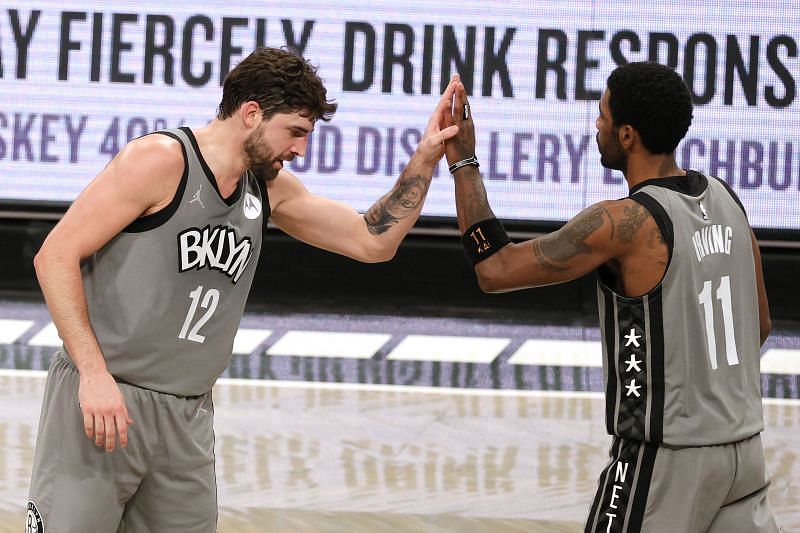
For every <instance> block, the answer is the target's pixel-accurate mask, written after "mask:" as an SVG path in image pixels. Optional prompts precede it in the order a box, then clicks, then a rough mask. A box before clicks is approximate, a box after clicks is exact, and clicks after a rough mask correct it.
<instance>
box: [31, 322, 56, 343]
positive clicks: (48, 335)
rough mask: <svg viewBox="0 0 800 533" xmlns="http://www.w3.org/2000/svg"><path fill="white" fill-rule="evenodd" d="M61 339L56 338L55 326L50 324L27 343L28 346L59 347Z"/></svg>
mask: <svg viewBox="0 0 800 533" xmlns="http://www.w3.org/2000/svg"><path fill="white" fill-rule="evenodd" d="M61 344H62V342H61V338H60V337H59V336H58V330H57V329H56V325H55V324H53V323H52V322H50V323H49V324H47V325H46V326H45V327H44V328H42V330H41V331H40V332H39V333H37V334H36V335H34V336H33V338H32V339H31V340H29V341H28V345H29V346H55V347H58V346H61Z"/></svg>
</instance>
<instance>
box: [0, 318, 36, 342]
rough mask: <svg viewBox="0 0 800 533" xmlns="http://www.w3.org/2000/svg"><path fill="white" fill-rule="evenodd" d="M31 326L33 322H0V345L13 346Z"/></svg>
mask: <svg viewBox="0 0 800 533" xmlns="http://www.w3.org/2000/svg"><path fill="white" fill-rule="evenodd" d="M32 325H33V320H5V319H3V320H0V344H14V343H15V342H16V341H17V339H19V338H20V337H22V334H23V333H25V332H26V331H28V330H29V329H31V326H32Z"/></svg>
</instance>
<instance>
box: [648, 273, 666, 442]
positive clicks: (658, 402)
mask: <svg viewBox="0 0 800 533" xmlns="http://www.w3.org/2000/svg"><path fill="white" fill-rule="evenodd" d="M661 289H662V286H661V285H659V286H658V289H657V290H655V291H653V292H652V293H651V294H650V295H648V297H647V313H648V315H649V318H650V324H649V328H650V330H649V332H650V353H649V355H650V381H649V383H648V384H647V385H648V386H649V387H650V412H649V415H650V427H649V428H648V429H649V430H650V438H649V439H648V441H649V442H653V443H656V444H660V443H661V442H663V441H664V402H665V399H664V396H665V388H666V385H665V383H664V306H663V304H662V302H663V300H662V296H663V292H662V290H661Z"/></svg>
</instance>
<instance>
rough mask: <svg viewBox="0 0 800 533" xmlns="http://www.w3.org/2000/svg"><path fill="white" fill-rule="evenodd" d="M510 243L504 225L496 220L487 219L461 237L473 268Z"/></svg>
mask: <svg viewBox="0 0 800 533" xmlns="http://www.w3.org/2000/svg"><path fill="white" fill-rule="evenodd" d="M510 242H511V239H509V238H508V234H506V230H505V228H504V227H503V224H501V223H500V221H499V220H497V219H496V218H487V219H486V220H481V221H480V222H478V223H476V224H473V225H472V226H470V227H469V228H467V231H465V232H464V235H462V236H461V244H462V245H463V246H464V252H465V253H466V254H467V259H469V261H470V263H472V265H473V266H475V265H477V264H478V263H480V262H481V261H483V260H484V259H486V258H488V257H491V256H492V255H494V254H495V253H497V252H499V251H500V248H502V247H503V246H505V245H506V244H509V243H510Z"/></svg>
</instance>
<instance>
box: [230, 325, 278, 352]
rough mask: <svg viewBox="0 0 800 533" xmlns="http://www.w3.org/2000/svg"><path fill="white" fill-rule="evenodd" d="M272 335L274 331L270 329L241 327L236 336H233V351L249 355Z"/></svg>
mask: <svg viewBox="0 0 800 533" xmlns="http://www.w3.org/2000/svg"><path fill="white" fill-rule="evenodd" d="M270 335H272V331H270V330H268V329H244V328H240V329H239V331H237V332H236V337H234V338H233V353H234V354H242V355H249V354H251V353H253V350H255V349H256V348H258V345H259V344H261V343H262V342H264V341H265V340H267V338H268V337H269V336H270Z"/></svg>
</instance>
